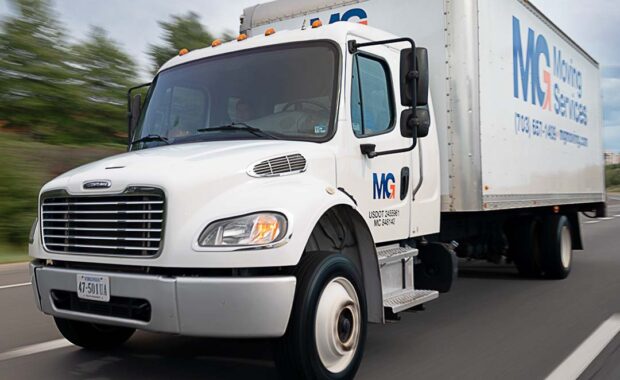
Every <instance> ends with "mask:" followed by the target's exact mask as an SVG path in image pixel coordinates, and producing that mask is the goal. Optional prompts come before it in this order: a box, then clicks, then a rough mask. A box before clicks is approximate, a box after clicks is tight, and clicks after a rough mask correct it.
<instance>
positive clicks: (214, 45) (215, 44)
mask: <svg viewBox="0 0 620 380" xmlns="http://www.w3.org/2000/svg"><path fill="white" fill-rule="evenodd" d="M221 44H222V40H220V39H219V38H218V39H217V40H214V41H213V42H211V47H218V46H220V45H221Z"/></svg>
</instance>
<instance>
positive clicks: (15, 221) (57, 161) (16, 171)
mask: <svg viewBox="0 0 620 380" xmlns="http://www.w3.org/2000/svg"><path fill="white" fill-rule="evenodd" d="M123 148H124V147H123V146H120V145H117V146H107V147H105V146H104V147H93V146H79V147H78V146H66V145H65V146H63V145H49V144H43V143H39V142H34V141H32V140H28V139H24V138H20V137H17V136H16V135H13V134H8V133H0V163H2V164H1V165H0V246H1V245H2V244H3V243H5V244H9V245H25V244H26V243H27V241H28V233H29V232H30V227H31V226H32V222H33V221H34V219H35V217H36V215H37V203H38V201H37V198H38V194H39V190H40V189H41V187H42V186H43V185H44V184H45V183H46V182H48V181H49V180H51V179H52V178H54V177H56V176H58V175H59V174H61V173H64V172H66V171H68V170H70V169H72V168H74V167H77V166H79V165H82V164H84V163H87V162H92V161H95V160H98V159H100V158H102V157H105V156H110V155H112V154H116V153H120V152H122V151H123Z"/></svg>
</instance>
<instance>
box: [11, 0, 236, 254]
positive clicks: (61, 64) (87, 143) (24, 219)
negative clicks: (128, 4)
mask: <svg viewBox="0 0 620 380" xmlns="http://www.w3.org/2000/svg"><path fill="white" fill-rule="evenodd" d="M64 3H73V4H74V5H76V6H78V7H79V6H80V4H76V2H75V1H70V2H64ZM79 3H87V2H79ZM98 3H99V4H98V6H101V5H105V6H106V7H107V8H114V4H111V2H107V1H104V2H101V1H100V2H98ZM117 3H118V2H117ZM207 3H208V2H207ZM57 5H58V4H56V3H55V2H53V1H48V0H7V1H0V10H2V11H3V14H2V15H1V18H0V263H3V262H11V261H21V260H24V259H26V258H27V257H26V250H27V247H26V245H27V241H28V233H29V231H30V227H31V225H32V222H33V220H34V218H35V216H36V202H37V195H38V191H39V189H40V188H41V186H42V185H43V184H44V183H45V182H47V181H49V180H50V179H51V178H53V177H55V176H57V175H59V174H61V173H63V172H65V171H67V170H69V169H72V168H74V167H76V166H79V165H82V164H84V163H87V162H90V161H95V160H97V159H99V158H102V157H105V156H110V155H113V154H117V153H121V152H123V151H124V150H125V142H126V140H127V121H126V107H127V103H126V102H127V101H126V99H127V98H126V93H127V89H128V88H129V87H131V86H134V85H137V84H141V83H144V82H149V81H150V80H151V78H152V75H153V74H154V73H155V72H156V70H157V68H158V67H159V66H161V65H162V64H163V63H164V62H166V61H167V60H168V59H170V58H171V57H173V56H175V55H177V54H178V51H179V49H180V48H188V49H190V50H192V49H196V48H201V47H205V46H208V45H209V44H210V43H211V41H213V40H214V39H215V38H221V39H223V40H229V39H232V38H234V37H236V33H235V32H233V31H232V29H230V30H228V29H226V30H223V31H221V32H220V33H219V34H212V33H211V32H210V31H209V30H208V29H207V27H205V26H204V25H203V24H202V22H201V18H200V16H199V15H198V14H197V13H194V12H192V11H184V12H183V13H179V14H170V15H169V16H168V17H167V18H164V19H162V20H157V28H158V31H157V32H156V33H150V32H149V33H150V34H149V36H150V37H151V38H150V39H151V40H152V41H154V42H153V43H149V44H148V45H147V47H146V49H145V51H139V52H138V53H136V52H135V51H134V52H131V51H128V49H127V48H126V47H125V46H124V45H122V44H121V43H119V42H117V41H116V40H114V39H112V38H111V37H110V34H109V32H108V31H107V30H106V29H105V28H104V27H99V26H89V27H88V28H87V29H88V30H87V31H86V32H85V33H84V35H83V36H78V38H75V36H73V35H72V33H71V31H69V30H68V29H67V27H66V26H65V25H64V24H63V22H62V19H61V17H60V14H59V12H58V11H57V9H56V6H57ZM61 5H64V4H61ZM81 5H82V6H83V5H84V4H81ZM211 5H212V6H217V4H211ZM69 6H71V4H69ZM243 6H244V4H243V2H241V3H239V4H238V6H237V7H236V8H238V9H236V10H235V11H236V13H232V14H230V15H229V16H230V17H229V21H230V22H229V24H230V26H231V28H235V27H237V24H236V23H237V22H238V21H237V20H238V15H239V14H241V11H242V9H243ZM177 8H179V7H177ZM229 8H230V7H229ZM92 11H96V9H95V8H93V9H92ZM148 11H149V10H148V8H143V13H144V12H146V13H148ZM113 12H116V13H117V14H119V13H122V12H123V10H122V7H121V8H120V9H119V8H116V9H113ZM83 17H85V18H87V19H88V18H89V16H88V15H87V14H85V15H83ZM119 17H122V15H119ZM137 21H139V20H136V22H137ZM114 27H118V25H114ZM143 37H144V36H143Z"/></svg>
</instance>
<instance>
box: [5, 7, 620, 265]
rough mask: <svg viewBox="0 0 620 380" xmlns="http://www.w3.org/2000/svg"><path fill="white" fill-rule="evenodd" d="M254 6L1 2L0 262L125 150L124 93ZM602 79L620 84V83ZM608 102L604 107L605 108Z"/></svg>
mask: <svg viewBox="0 0 620 380" xmlns="http://www.w3.org/2000/svg"><path fill="white" fill-rule="evenodd" d="M257 2H259V0H242V1H239V0H237V1H234V4H231V3H233V2H231V1H225V0H220V1H216V0H204V1H196V0H185V1H175V2H164V1H157V2H156V1H148V0H145V1H142V0H137V1H132V2H126V1H122V0H106V1H93V0H80V1H75V0H67V1H63V0H56V1H52V0H0V263H4V262H11V261H22V260H26V259H27V257H26V249H27V247H26V246H27V241H28V233H29V230H30V227H31V225H32V222H33V220H34V218H35V215H36V202H37V195H38V191H39V189H40V187H41V186H42V185H43V184H44V183H45V182H47V181H48V180H50V179H51V178H53V177H55V176H57V175H59V174H61V173H63V172H65V171H67V170H69V169H71V168H74V167H76V166H79V165H81V164H84V163H87V162H90V161H94V160H97V159H99V158H102V157H105V156H109V155H113V154H117V153H121V152H123V151H124V150H125V141H126V139H127V127H126V125H127V123H126V91H127V89H128V88H129V87H131V86H133V85H137V84H141V83H144V82H149V81H150V80H151V78H152V76H153V74H154V73H155V72H156V70H157V68H158V67H159V66H160V65H162V64H163V63H164V62H166V61H167V60H168V59H169V58H171V57H173V56H175V55H176V54H177V53H178V51H179V49H181V48H188V49H190V50H192V49H196V48H201V47H205V46H208V45H209V44H210V43H211V41H213V39H215V38H221V39H223V40H229V39H232V38H234V36H236V30H237V28H238V16H239V15H240V14H241V13H242V10H243V8H244V7H246V6H250V5H252V4H254V3H257ZM535 3H536V4H537V5H539V4H538V3H543V4H542V5H546V3H549V4H548V5H546V6H548V7H549V8H545V7H544V6H543V7H542V8H543V11H545V12H547V13H548V14H549V15H550V16H551V17H552V18H554V19H555V17H556V16H559V15H560V12H555V11H554V8H553V7H554V6H556V7H557V6H560V5H559V4H557V5H556V4H553V3H554V2H550V1H544V0H539V1H536V2H535ZM126 6H127V7H126ZM132 12H133V13H132ZM554 12H555V13H554ZM582 14H583V13H580V15H582ZM567 17H568V16H567ZM580 17H581V16H580ZM203 18H208V19H209V20H210V21H209V22H211V23H212V24H214V25H216V27H214V28H213V30H215V32H212V29H211V28H208V27H207V26H205V25H204V24H203V21H204V20H203ZM64 20H68V24H70V26H71V27H68V26H67V25H66V24H65V21H64ZM93 20H96V21H97V22H99V23H104V25H103V26H92V25H91V24H96V23H95V22H91V21H93ZM569 21H570V20H567V22H569ZM560 26H561V27H565V25H560ZM571 26H572V25H571ZM106 28H108V29H109V30H107V29H106ZM566 29H567V30H568V31H569V33H571V32H573V31H574V30H575V27H574V26H572V27H570V26H569V27H568V28H566ZM111 35H114V36H116V37H119V38H117V39H115V38H113V37H111ZM587 38H588V37H582V39H587ZM121 39H122V40H123V42H118V41H119V40H121ZM578 42H580V43H584V41H582V40H580V39H579V38H578ZM589 42H590V41H585V43H584V46H591V44H590V45H588V44H587V43H589ZM596 46H598V45H596ZM595 49H596V48H595ZM594 53H595V55H596V53H597V52H596V51H595V52H594ZM607 60H608V61H610V60H611V58H609V59H607ZM604 63H605V62H604ZM608 68H611V71H609V70H608V71H605V70H604V73H605V72H608V73H611V74H613V75H612V76H614V77H615V76H616V75H615V73H616V71H617V73H618V75H617V76H620V69H619V70H615V69H616V68H617V66H613V65H611V66H609V67H608ZM611 74H610V75H611ZM607 83H608V84H611V85H610V86H607V87H606V88H611V89H612V90H613V89H614V88H616V87H620V80H619V81H618V82H613V83H612V82H611V81H608V82H607ZM615 94H616V92H615V91H614V92H613V94H612V95H615ZM606 96H607V95H606ZM611 98H612V99H613V96H611ZM613 107H618V106H617V105H616V104H613V105H610V104H606V112H607V111H608V109H613ZM619 109H620V108H619ZM618 115H619V120H620V112H619V113H618ZM606 122H609V120H607V119H606ZM612 124H613V123H612ZM614 125H615V124H614ZM607 130H608V131H611V129H607ZM613 131H614V132H615V131H620V129H617V130H616V129H614V130H613ZM618 140H619V141H620V138H619V139H618ZM606 146H607V145H606ZM609 147H612V148H613V147H617V148H618V144H616V145H613V144H610V145H609ZM618 149H620V148H618ZM612 150H613V149H611V150H610V152H609V153H608V154H607V155H606V159H607V162H608V163H609V166H608V167H607V178H608V185H609V186H611V187H612V189H611V190H614V191H618V192H620V155H617V154H615V153H614V152H613V151H612Z"/></svg>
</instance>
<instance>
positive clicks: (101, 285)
mask: <svg viewBox="0 0 620 380" xmlns="http://www.w3.org/2000/svg"><path fill="white" fill-rule="evenodd" d="M77 295H78V298H81V299H85V300H91V301H101V302H110V277H108V276H98V275H92V274H78V275H77Z"/></svg>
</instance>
